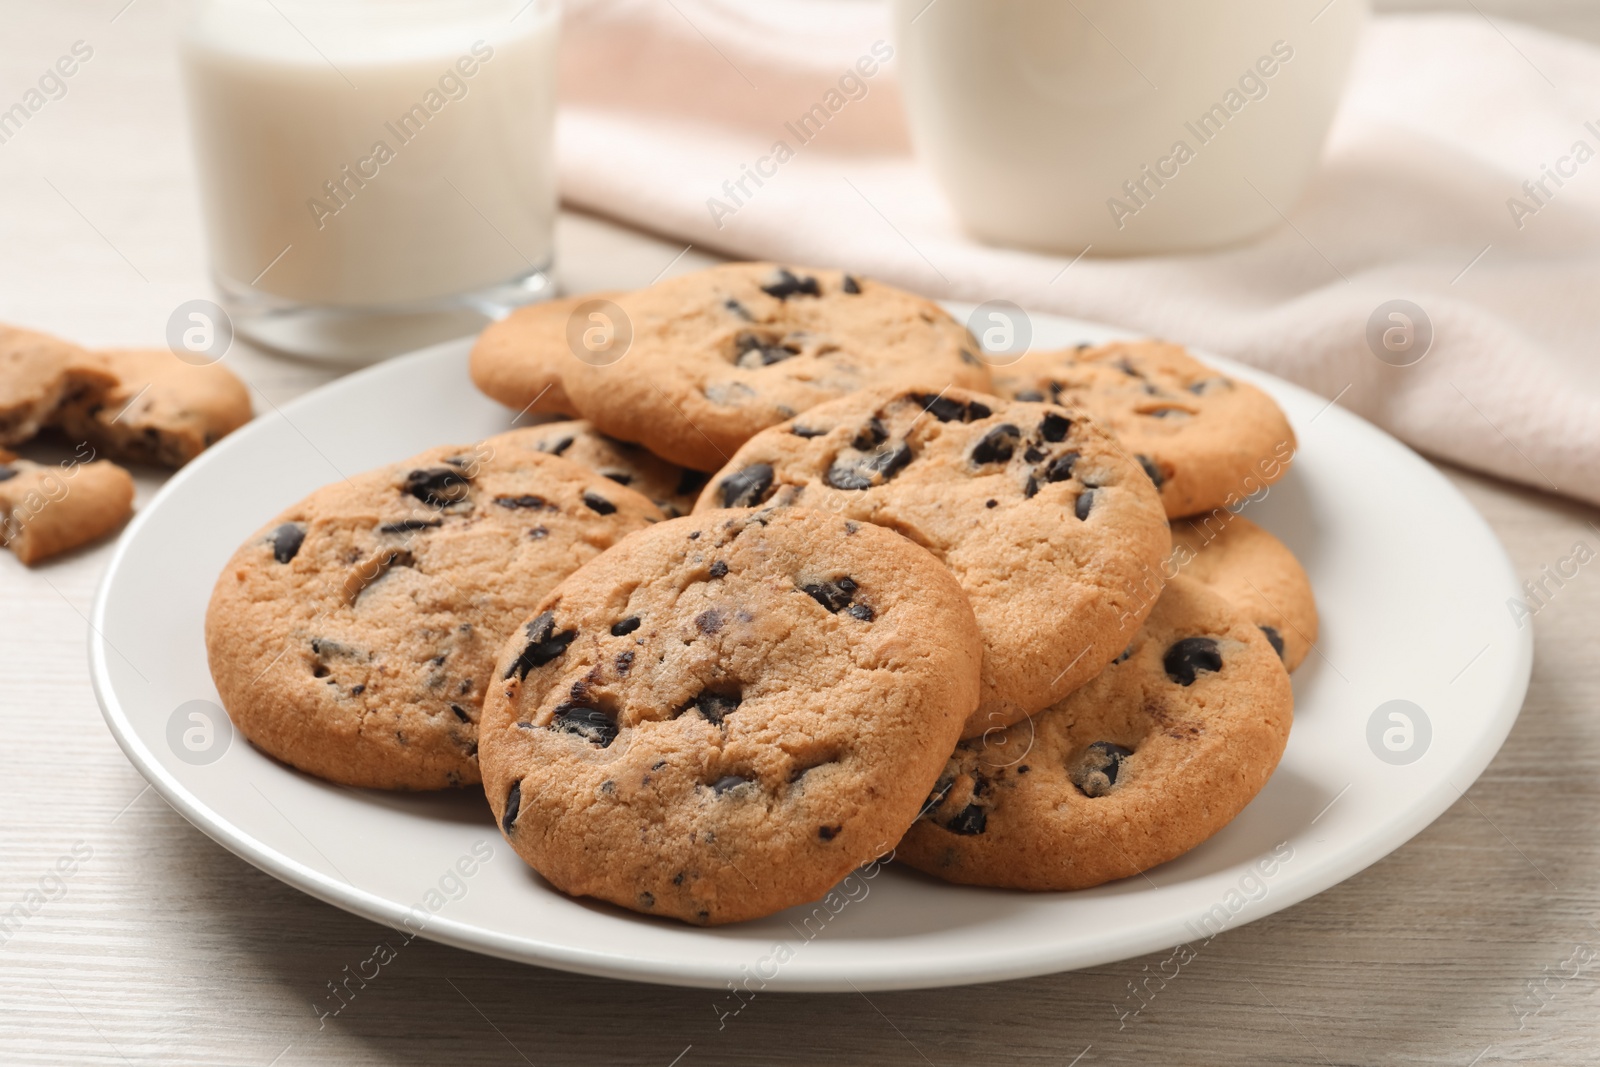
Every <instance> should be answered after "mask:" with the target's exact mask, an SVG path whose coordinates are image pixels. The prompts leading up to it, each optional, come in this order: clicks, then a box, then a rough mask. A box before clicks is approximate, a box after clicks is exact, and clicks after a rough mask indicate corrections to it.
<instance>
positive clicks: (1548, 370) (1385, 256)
mask: <svg viewBox="0 0 1600 1067" xmlns="http://www.w3.org/2000/svg"><path fill="white" fill-rule="evenodd" d="M564 33H565V41H564V44H563V50H562V82H561V88H562V94H563V110H562V115H561V120H560V126H559V135H558V136H559V146H560V159H561V184H562V193H563V195H564V197H565V198H566V200H567V201H568V202H569V203H571V204H574V205H577V206H580V207H583V208H586V209H589V210H593V211H597V212H600V213H603V214H607V215H611V216H614V217H616V218H619V219H623V220H625V221H628V222H631V223H634V224H637V225H639V226H642V227H645V228H648V229H651V230H655V231H658V232H662V233H666V234H670V235H674V236H677V237H679V238H681V239H682V240H684V241H685V242H691V243H693V244H695V245H697V246H705V247H708V248H713V249H717V250H720V251H723V252H726V253H729V254H731V255H735V256H740V257H747V258H764V259H776V260H784V261H788V262H793V263H801V264H815V265H821V266H838V267H848V268H850V269H852V270H856V271H860V272H862V273H866V274H869V275H872V276H874V277H877V278H880V279H882V280H885V281H889V282H892V283H896V284H900V285H903V286H905V287H907V288H911V289H915V290H917V291H919V292H923V293H926V294H928V295H932V296H938V297H948V298H953V299H965V300H987V299H994V298H1005V299H1008V300H1012V301H1014V302H1016V303H1017V304H1020V305H1022V306H1023V307H1025V308H1033V309H1038V310H1042V311H1053V312H1060V313H1063V314H1067V315H1071V316H1075V317H1078V318H1083V319H1090V320H1095V321H1100V322H1105V323H1110V324H1114V325H1118V326H1122V327H1126V328H1130V329H1134V330H1138V331H1143V332H1147V333H1151V334H1155V335H1159V336H1162V337H1166V338H1170V339H1173V340H1177V341H1181V342H1184V343H1187V344H1192V345H1194V346H1196V347H1200V348H1204V349H1209V350H1210V351H1213V352H1216V353H1219V354H1221V355H1226V356H1230V357H1232V358H1235V359H1238V360H1241V361H1243V362H1246V363H1249V364H1252V365H1255V366H1258V367H1261V368H1264V369H1266V370H1268V371H1270V372H1272V373H1274V374H1277V375H1280V376H1282V377H1284V378H1288V379H1290V380H1291V381H1295V382H1299V383H1300V384H1302V385H1304V386H1307V387H1309V388H1311V389H1313V390H1315V391H1317V392H1318V393H1321V394H1322V395H1323V396H1326V397H1329V398H1330V399H1332V398H1335V397H1336V398H1337V402H1338V403H1340V404H1342V405H1344V406H1345V407H1347V408H1349V409H1351V410H1353V411H1355V412H1357V413H1359V414H1361V415H1363V416H1365V417H1366V418H1368V419H1371V420H1372V421H1373V422H1376V423H1377V424H1378V425H1380V426H1383V427H1384V428H1385V429H1387V430H1389V431H1390V432H1391V433H1394V434H1395V435H1397V436H1398V437H1400V438H1402V439H1404V440H1405V441H1407V442H1408V443H1410V444H1411V445H1413V446H1414V447H1416V448H1418V449H1421V450H1422V451H1424V452H1428V453H1431V454H1433V455H1435V456H1438V457H1442V458H1446V459H1449V460H1453V461H1455V462H1457V463H1461V464H1464V465H1466V466H1469V467H1474V468H1477V469H1479V470H1483V471H1488V472H1490V473H1493V474H1497V475H1500V476H1502V477H1505V478H1509V479H1513V480H1515V481H1519V482H1524V483H1526V484H1528V485H1532V486H1536V487H1538V488H1541V489H1544V490H1547V491H1553V492H1559V493H1563V494H1568V495H1571V496H1574V497H1578V498H1581V499H1584V500H1588V501H1591V502H1600V360H1597V358H1596V355H1595V347H1596V340H1597V339H1600V158H1589V159H1586V160H1585V161H1583V162H1581V163H1578V162H1575V161H1574V160H1575V158H1576V157H1575V156H1574V153H1575V152H1576V142H1579V141H1582V142H1585V143H1586V144H1587V145H1588V146H1589V148H1590V152H1589V153H1588V154H1589V156H1591V157H1594V156H1595V155H1596V153H1600V50H1597V49H1595V48H1594V47H1592V46H1589V45H1587V44H1584V43H1581V42H1578V41H1575V40H1570V39H1567V38H1562V37H1556V36H1551V35H1548V34H1544V33H1541V32H1539V31H1536V30H1533V29H1531V28H1528V27H1525V26H1520V25H1518V24H1516V23H1510V22H1499V21H1497V22H1493V23H1491V22H1490V21H1489V20H1487V19H1485V18H1481V17H1478V16H1446V15H1436V16H1408V17H1387V18H1379V19H1375V20H1374V21H1373V22H1372V23H1371V24H1370V26H1369V28H1368V31H1367V35H1366V38H1365V40H1364V41H1363V44H1362V48H1361V51H1360V53H1359V55H1358V57H1357V60H1356V63H1355V68H1354V71H1353V74H1352V77H1351V83H1350V86H1349V89H1348V92H1347V94H1346V98H1345V101H1344V103H1343V106H1342V108H1341V110H1340V113H1339V116H1338V119H1337V120H1336V122H1335V125H1334V129H1333V132H1332V134H1331V135H1330V137H1329V139H1328V144H1327V147H1326V151H1325V155H1324V159H1323V163H1322V166H1321V168H1320V169H1319V171H1318V173H1317V175H1316V177H1315V178H1314V180H1313V181H1312V184H1311V187H1310V189H1309V190H1308V191H1307V193H1306V194H1305V196H1304V197H1303V198H1302V200H1301V202H1300V203H1299V204H1297V205H1296V206H1295V207H1294V208H1293V209H1292V210H1291V211H1290V212H1289V222H1290V225H1285V226H1280V227H1279V228H1278V229H1276V230H1275V231H1273V232H1272V233H1271V234H1269V235H1268V236H1267V237H1265V238H1264V239H1262V240H1260V241H1258V242H1256V243H1254V244H1251V245H1248V246H1245V247H1240V248H1234V249H1228V250H1224V251H1220V252H1215V253H1208V254H1201V255H1187V256H1167V257H1145V258H1128V259H1098V258H1094V257H1092V256H1090V257H1084V258H1083V259H1081V260H1078V261H1077V262H1075V263H1074V262H1073V261H1072V257H1071V256H1065V257H1060V258H1057V257H1051V256H1046V255H1038V254H1035V253H1031V252H1021V251H1015V250H1010V249H1006V248H998V247H993V246H989V245H984V244H981V243H979V242H977V241H975V240H974V239H972V238H971V237H969V236H967V235H966V234H964V233H963V232H962V230H961V227H960V224H959V222H958V221H957V219H956V218H955V217H954V215H953V213H952V211H951V209H950V208H949V206H948V205H947V204H946V202H945V200H944V199H943V197H942V195H941V194H940V192H939V190H938V188H937V187H936V185H935V184H934V182H933V180H932V178H931V176H930V175H929V174H928V173H927V172H925V171H924V170H923V169H922V168H921V167H920V166H919V165H918V163H917V161H916V160H915V158H914V157H913V156H912V154H911V149H910V145H909V139H908V137H907V134H906V129H905V123H904V119H903V116H902V112H901V98H900V92H899V87H898V85H897V84H896V77H895V70H896V64H895V61H894V60H893V59H892V58H891V59H889V60H888V61H887V62H883V61H882V56H883V55H884V54H885V53H886V52H888V51H890V50H891V49H892V47H893V40H892V34H891V32H890V27H889V21H888V13H887V10H886V9H885V8H884V7H883V6H881V5H880V4H878V3H870V2H864V0H761V2H760V3H759V4H757V3H750V2H744V0H569V3H568V5H567V17H566V23H565V27H564ZM864 57H865V58H867V59H868V60H878V62H875V63H874V62H867V63H862V60H863V58H864ZM858 64H860V65H859V66H858ZM868 69H871V70H872V73H871V74H870V75H867V74H865V71H867V70H868ZM847 72H849V74H850V75H851V76H850V77H846V75H847ZM841 79H843V80H842V81H841ZM830 90H831V91H835V92H837V93H838V96H837V97H836V98H833V99H830V100H828V101H827V102H828V103H833V104H838V103H839V101H840V100H842V101H843V103H842V105H841V106H838V107H837V108H836V113H835V114H832V116H831V118H830V119H829V120H828V122H827V123H826V125H825V126H823V127H822V128H821V129H820V130H818V129H817V128H816V125H809V126H802V125H799V124H798V122H797V120H798V119H799V117H800V116H802V115H805V114H806V113H807V112H809V111H810V110H811V108H812V106H813V105H814V104H817V103H819V102H823V101H824V98H825V97H826V94H828V93H829V92H830ZM1586 123H1592V125H1586ZM778 141H783V142H785V144H786V145H787V146H788V147H789V148H790V149H792V155H791V156H789V157H787V158H784V159H782V160H781V161H780V160H779V159H778V158H777V156H778V155H779V154H775V153H774V151H773V149H774V145H775V142H778ZM1580 154H1581V153H1580ZM764 157H765V159H766V161H765V162H763V158H764ZM1563 157H1569V158H1568V161H1567V162H1565V163H1561V162H1560V161H1561V159H1562V158H1563ZM1558 164H1559V165H1560V167H1561V169H1562V170H1565V171H1572V170H1574V168H1575V169H1576V173H1575V174H1573V175H1571V176H1569V177H1566V178H1564V179H1563V184H1562V185H1561V186H1559V187H1557V186H1556V185H1555V184H1553V182H1551V181H1549V180H1548V179H1547V180H1546V185H1545V188H1546V190H1547V191H1548V192H1549V193H1550V194H1551V195H1549V196H1540V197H1539V198H1538V202H1536V201H1534V200H1533V199H1532V198H1530V196H1529V193H1528V192H1527V191H1526V190H1525V189H1524V188H1523V183H1524V182H1525V181H1537V180H1539V179H1540V178H1541V177H1543V176H1544V174H1545V171H1544V169H1543V168H1544V167H1545V166H1546V165H1549V166H1551V167H1555V166H1557V165H1558ZM752 169H754V170H757V171H758V172H761V173H758V174H757V176H758V177H760V184H759V185H758V184H757V183H756V179H755V178H750V177H747V175H748V173H749V172H750V171H751V170H752ZM763 173H764V175H765V176H762V174H763ZM742 177H743V178H744V179H745V180H744V183H743V192H741V191H740V186H739V180H740V179H741V178H742ZM725 183H727V184H726V185H725ZM730 189H731V190H732V192H731V193H730V191H729V190H730ZM1513 199H1516V200H1518V201H1520V202H1521V204H1522V205H1523V209H1520V210H1518V209H1514V207H1513V205H1512V204H1511V203H1510V201H1512V200H1513ZM719 205H720V206H719ZM1530 208H1532V209H1534V210H1531V211H1529V210H1526V209H1530ZM1396 298H1401V299H1407V300H1410V301H1413V302H1414V303H1416V304H1417V305H1418V306H1420V307H1421V308H1422V309H1423V310H1424V312H1425V313H1426V315H1427V316H1428V318H1429V319H1430V320H1431V322H1432V325H1433V331H1434V340H1433V344H1432V347H1431V349H1430V350H1429V352H1428V354H1427V356H1426V357H1425V358H1424V359H1423V360H1422V361H1421V362H1419V363H1417V364H1415V365H1413V366H1409V367H1393V366H1389V365H1387V364H1385V363H1383V362H1381V361H1380V360H1378V359H1377V358H1376V357H1375V356H1374V355H1373V353H1372V351H1371V350H1370V349H1369V347H1368V344H1367V341H1366V332H1367V323H1368V319H1369V317H1370V316H1371V315H1372V313H1373V311H1374V309H1376V308H1377V307H1378V306H1379V305H1380V304H1383V303H1385V302H1386V301H1389V300H1392V299H1396ZM1372 474H1373V477H1375V478H1377V477H1382V476H1383V472H1381V471H1374V472H1372Z"/></svg>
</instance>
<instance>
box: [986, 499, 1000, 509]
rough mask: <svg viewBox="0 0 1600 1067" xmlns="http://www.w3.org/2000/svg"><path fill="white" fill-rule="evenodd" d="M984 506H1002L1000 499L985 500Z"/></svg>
mask: <svg viewBox="0 0 1600 1067" xmlns="http://www.w3.org/2000/svg"><path fill="white" fill-rule="evenodd" d="M983 506H984V507H986V508H997V507H999V506H1000V501H998V500H985V501H984V502H983Z"/></svg>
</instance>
